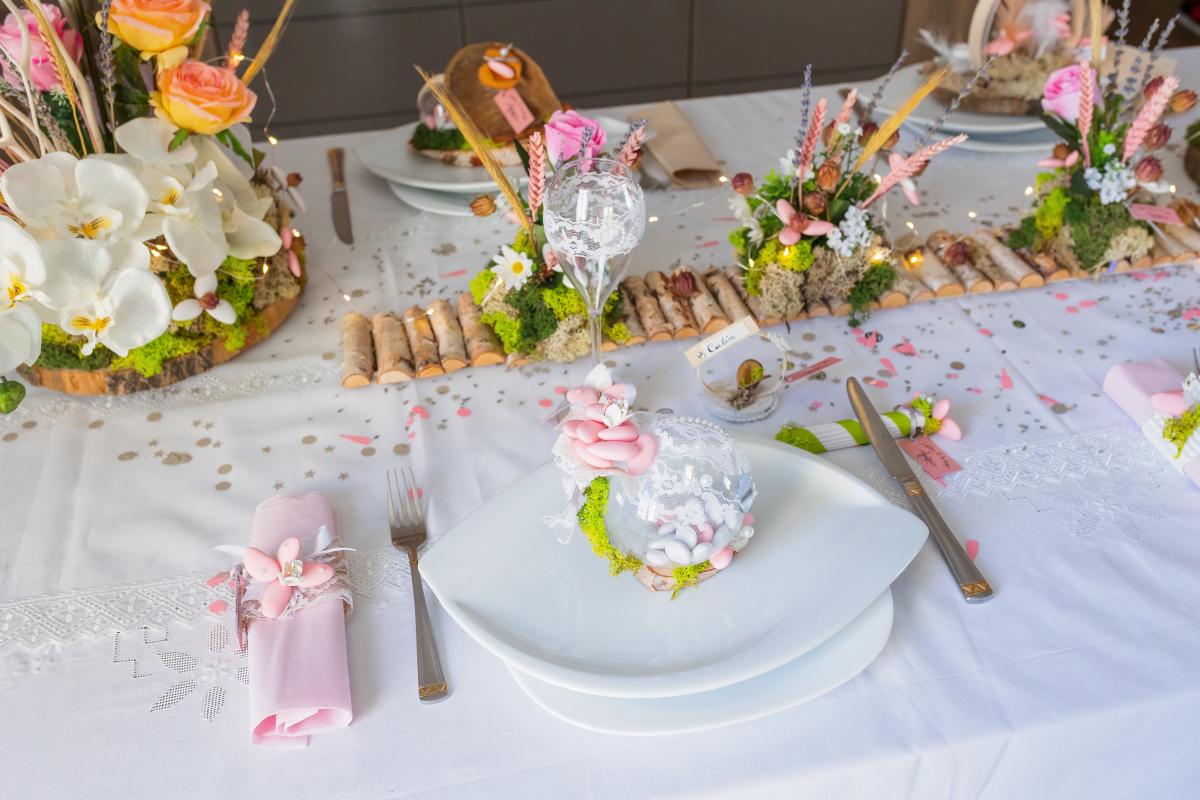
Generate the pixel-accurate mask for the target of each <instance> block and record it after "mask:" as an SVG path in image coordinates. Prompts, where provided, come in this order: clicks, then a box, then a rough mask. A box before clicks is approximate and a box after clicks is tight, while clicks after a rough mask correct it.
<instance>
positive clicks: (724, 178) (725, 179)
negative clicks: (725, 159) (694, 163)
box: [717, 175, 729, 183]
mask: <svg viewBox="0 0 1200 800" xmlns="http://www.w3.org/2000/svg"><path fill="white" fill-rule="evenodd" d="M717 180H718V181H720V182H721V183H725V182H726V181H728V180H729V178H726V177H725V176H724V175H722V176H721V177H719V178H717Z"/></svg>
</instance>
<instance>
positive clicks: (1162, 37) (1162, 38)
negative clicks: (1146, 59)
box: [1146, 14, 1179, 78]
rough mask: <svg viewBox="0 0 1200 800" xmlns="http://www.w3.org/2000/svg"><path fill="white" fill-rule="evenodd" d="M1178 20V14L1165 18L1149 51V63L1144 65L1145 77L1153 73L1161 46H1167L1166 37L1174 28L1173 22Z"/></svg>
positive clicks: (1168, 36) (1167, 37) (1160, 53)
mask: <svg viewBox="0 0 1200 800" xmlns="http://www.w3.org/2000/svg"><path fill="white" fill-rule="evenodd" d="M1178 20H1179V15H1178V14H1176V15H1175V16H1173V17H1171V18H1170V19H1169V20H1167V24H1166V26H1165V27H1164V28H1163V30H1162V33H1160V34H1159V36H1158V42H1157V43H1156V44H1155V45H1154V49H1153V50H1151V51H1150V63H1148V64H1147V65H1146V77H1147V78H1149V77H1150V76H1151V75H1153V74H1154V65H1155V64H1157V63H1158V58H1159V56H1161V55H1162V51H1163V48H1164V47H1166V46H1167V39H1169V38H1170V37H1171V32H1172V31H1174V30H1175V23H1176V22H1177V21H1178Z"/></svg>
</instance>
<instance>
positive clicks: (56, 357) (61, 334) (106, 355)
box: [37, 324, 114, 370]
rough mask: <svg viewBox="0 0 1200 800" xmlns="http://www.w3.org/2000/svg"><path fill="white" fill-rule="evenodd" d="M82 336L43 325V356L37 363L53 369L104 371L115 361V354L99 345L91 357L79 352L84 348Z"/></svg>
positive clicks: (56, 327) (55, 326)
mask: <svg viewBox="0 0 1200 800" xmlns="http://www.w3.org/2000/svg"><path fill="white" fill-rule="evenodd" d="M83 343H84V338H83V337H82V336H72V335H70V334H69V333H67V332H66V331H64V330H63V329H62V328H60V327H58V326H57V325H49V324H43V325H42V354H41V356H39V357H38V360H37V363H38V365H39V366H42V367H49V368H51V369H85V370H95V369H104V368H105V367H107V366H108V365H109V364H111V363H112V361H113V358H114V356H113V353H112V351H111V350H109V349H107V348H106V347H104V346H103V345H97V347H96V349H95V350H94V351H92V354H91V355H90V356H85V355H83V354H82V353H80V352H79V349H80V348H81V347H83Z"/></svg>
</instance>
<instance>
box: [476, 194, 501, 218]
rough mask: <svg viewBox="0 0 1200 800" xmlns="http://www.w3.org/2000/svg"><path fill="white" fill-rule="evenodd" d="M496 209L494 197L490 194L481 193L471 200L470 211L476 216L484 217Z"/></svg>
mask: <svg viewBox="0 0 1200 800" xmlns="http://www.w3.org/2000/svg"><path fill="white" fill-rule="evenodd" d="M495 211H496V198H494V197H492V196H491V195H490V194H481V195H479V197H476V198H475V199H474V200H472V201H471V213H472V214H474V215H475V216H477V217H486V216H488V215H489V214H492V213H495Z"/></svg>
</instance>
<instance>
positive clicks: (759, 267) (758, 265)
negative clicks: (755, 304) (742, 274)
mask: <svg viewBox="0 0 1200 800" xmlns="http://www.w3.org/2000/svg"><path fill="white" fill-rule="evenodd" d="M766 271H767V265H766V263H764V262H762V261H755V262H754V263H753V264H751V265H750V269H748V270H746V294H748V295H750V296H751V297H758V296H759V295H760V294H762V279H763V273H764V272H766Z"/></svg>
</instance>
